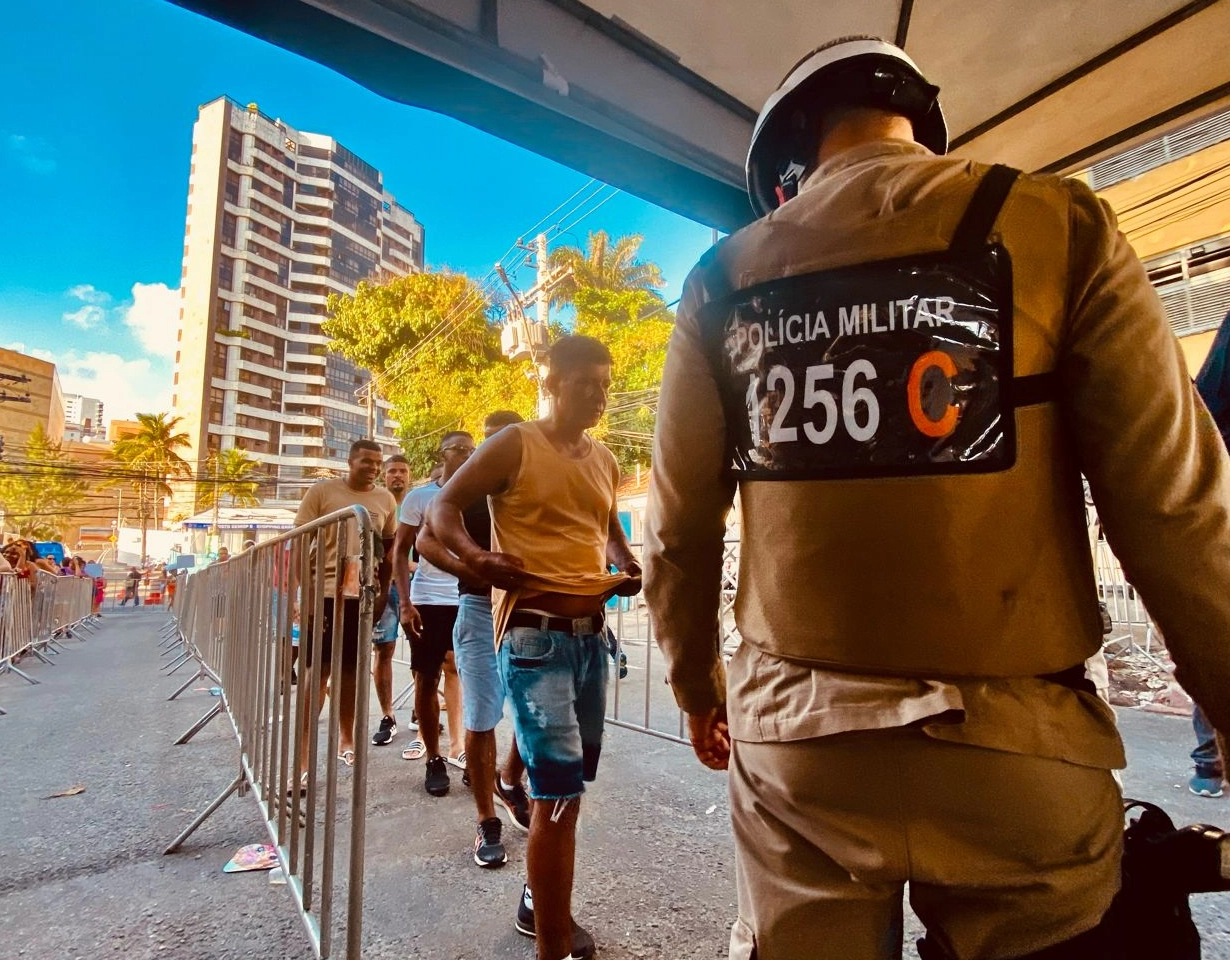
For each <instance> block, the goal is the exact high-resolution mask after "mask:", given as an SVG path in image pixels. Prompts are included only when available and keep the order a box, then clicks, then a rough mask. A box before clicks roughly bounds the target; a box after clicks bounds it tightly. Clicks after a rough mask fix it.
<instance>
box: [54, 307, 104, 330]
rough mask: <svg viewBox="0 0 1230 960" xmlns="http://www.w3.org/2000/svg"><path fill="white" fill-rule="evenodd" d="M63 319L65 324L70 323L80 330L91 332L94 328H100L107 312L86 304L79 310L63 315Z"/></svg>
mask: <svg viewBox="0 0 1230 960" xmlns="http://www.w3.org/2000/svg"><path fill="white" fill-rule="evenodd" d="M63 319H64V321H65V322H66V323H71V324H73V326H76V327H80V328H81V329H82V330H93V329H94V328H95V327H99V326H102V324H103V321H104V320H106V319H107V311H105V310H104V309H103V308H102V307H99V306H96V305H95V304H92V303H87V304H86V305H85V306H84V307H82V308H81V309H80V310H74V311H73V312H72V313H66V314H64V316H63Z"/></svg>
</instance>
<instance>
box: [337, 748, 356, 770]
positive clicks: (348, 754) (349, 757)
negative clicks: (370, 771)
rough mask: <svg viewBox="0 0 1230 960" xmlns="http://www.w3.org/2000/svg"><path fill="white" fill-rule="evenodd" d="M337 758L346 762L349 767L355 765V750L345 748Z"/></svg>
mask: <svg viewBox="0 0 1230 960" xmlns="http://www.w3.org/2000/svg"><path fill="white" fill-rule="evenodd" d="M337 758H338V759H339V760H341V761H342V763H344V764H346V766H348V767H353V766H354V751H353V750H343V751H342V752H341V753H339V754H338V755H337Z"/></svg>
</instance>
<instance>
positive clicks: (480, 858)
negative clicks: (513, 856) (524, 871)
mask: <svg viewBox="0 0 1230 960" xmlns="http://www.w3.org/2000/svg"><path fill="white" fill-rule="evenodd" d="M502 827H503V824H501V823H500V818H499V817H491V818H490V819H489V820H484V821H483V822H482V823H480V824H479V825H478V834H477V835H476V836H475V837H474V862H475V863H477V864H478V865H479V866H480V867H502V866H504V864H506V863H507V862H508V854H507V853H506V852H505V850H504V844H503V843H501V842H500V833H501V828H502Z"/></svg>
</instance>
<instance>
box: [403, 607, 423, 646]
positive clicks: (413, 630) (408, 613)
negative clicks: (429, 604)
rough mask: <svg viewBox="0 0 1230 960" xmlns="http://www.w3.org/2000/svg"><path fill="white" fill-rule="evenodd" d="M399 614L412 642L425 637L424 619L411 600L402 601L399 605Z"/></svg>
mask: <svg viewBox="0 0 1230 960" xmlns="http://www.w3.org/2000/svg"><path fill="white" fill-rule="evenodd" d="M397 612H398V619H399V620H400V621H401V625H402V629H403V630H405V631H406V636H407V637H409V638H410V639H411V640H418V639H419V638H420V637H422V636H423V617H422V615H421V614H420V613H419V611H418V608H416V607H415V605H414V604H413V603H411V602H410V601H409V600H402V601H401V602H400V603H399V604H398V605H397Z"/></svg>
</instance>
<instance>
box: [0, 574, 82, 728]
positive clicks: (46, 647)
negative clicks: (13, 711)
mask: <svg viewBox="0 0 1230 960" xmlns="http://www.w3.org/2000/svg"><path fill="white" fill-rule="evenodd" d="M91 591H92V581H90V580H88V579H82V578H80V577H59V576H56V575H55V574H52V573H48V572H47V571H45V570H36V571H33V573H32V575H31V576H30V577H28V578H25V577H19V576H17V575H16V574H15V573H0V676H4V675H5V674H6V673H11V674H14V675H15V676H18V677H20V678H21V679H23V680H25V681H26V682H28V683H33V684H37V683H38V682H39V681H38V680H36V679H35V678H34V677H33V676H31V675H30V673H28V672H27V671H26V670H23V669H22V668H21V667H19V666H18V665H17V661H18V660H20V659H21V658H23V657H25V656H30V657H33V658H34V659H36V660H38V661H40V662H41V663H46V664H51V663H52V662H53V661H52V660H51V656H52V655H54V654H56V653H58V652H59V650H60V648H59V647H58V646H57V641H59V640H61V639H64V638H67V637H71V636H76V637H83V636H84V631H85V630H88V629H92V628H93V621H92V619H91V612H90V598H91ZM4 712H5V711H4V710H3V709H0V714H3V713H4Z"/></svg>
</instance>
